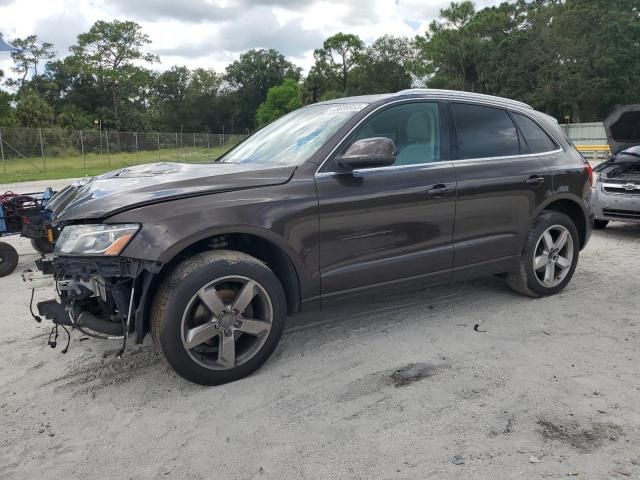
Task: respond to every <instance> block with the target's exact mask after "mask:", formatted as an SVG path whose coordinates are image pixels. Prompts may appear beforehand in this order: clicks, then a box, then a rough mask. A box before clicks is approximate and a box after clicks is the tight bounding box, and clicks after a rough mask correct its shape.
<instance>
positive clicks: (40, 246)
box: [31, 237, 53, 255]
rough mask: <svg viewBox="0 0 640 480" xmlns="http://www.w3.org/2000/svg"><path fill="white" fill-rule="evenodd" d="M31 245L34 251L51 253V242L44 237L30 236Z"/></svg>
mask: <svg viewBox="0 0 640 480" xmlns="http://www.w3.org/2000/svg"><path fill="white" fill-rule="evenodd" d="M31 246H32V247H33V249H34V250H35V251H36V252H38V253H41V254H43V255H45V254H47V253H53V243H51V242H50V241H49V240H47V239H46V238H44V237H43V238H32V239H31Z"/></svg>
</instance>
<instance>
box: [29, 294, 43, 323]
mask: <svg viewBox="0 0 640 480" xmlns="http://www.w3.org/2000/svg"><path fill="white" fill-rule="evenodd" d="M35 293H36V289H35V288H32V289H31V300H29V312H30V313H31V316H32V317H33V319H34V320H35V321H36V322H38V323H40V322H42V318H40V317H39V316H38V315H36V314H35V313H33V295H34V294H35Z"/></svg>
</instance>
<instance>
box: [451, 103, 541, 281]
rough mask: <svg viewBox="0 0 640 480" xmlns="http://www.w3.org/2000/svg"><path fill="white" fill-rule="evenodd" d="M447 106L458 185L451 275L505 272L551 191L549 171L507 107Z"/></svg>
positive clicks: (458, 104) (465, 275)
mask: <svg viewBox="0 0 640 480" xmlns="http://www.w3.org/2000/svg"><path fill="white" fill-rule="evenodd" d="M450 107H451V113H452V120H453V124H454V133H453V135H454V142H453V143H454V148H453V150H454V152H453V155H454V157H455V160H454V162H453V163H454V166H455V171H456V179H457V189H458V192H457V203H456V216H455V226H454V232H453V245H454V261H453V265H454V278H456V279H460V278H465V277H468V276H473V275H475V274H476V273H477V272H476V270H481V271H484V272H486V273H490V272H491V271H495V272H499V271H504V270H505V269H508V267H509V266H510V265H511V264H512V262H513V260H514V258H516V257H517V256H519V255H520V253H521V250H522V246H523V244H524V237H525V235H526V233H527V232H528V230H529V226H530V225H531V221H532V216H533V214H534V212H535V210H536V208H537V206H538V205H540V204H541V203H542V202H543V200H544V198H545V196H546V195H548V194H549V192H551V190H552V178H551V174H550V172H549V170H548V169H547V167H546V166H545V165H544V163H543V162H542V161H541V159H540V158H539V156H538V155H536V154H532V153H530V149H529V147H528V145H527V144H526V141H525V140H524V138H523V136H522V134H521V133H520V132H519V129H518V128H517V126H516V123H515V122H514V119H513V118H512V114H511V113H510V112H508V111H507V110H504V109H501V108H496V107H492V106H487V105H479V104H471V103H451V104H450Z"/></svg>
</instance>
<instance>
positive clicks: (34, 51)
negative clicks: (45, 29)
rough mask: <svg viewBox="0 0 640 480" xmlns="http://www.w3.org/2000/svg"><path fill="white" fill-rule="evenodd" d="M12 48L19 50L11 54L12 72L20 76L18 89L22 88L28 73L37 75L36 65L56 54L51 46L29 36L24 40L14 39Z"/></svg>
mask: <svg viewBox="0 0 640 480" xmlns="http://www.w3.org/2000/svg"><path fill="white" fill-rule="evenodd" d="M11 43H12V44H13V46H14V47H16V48H19V49H20V50H18V51H14V52H11V58H12V59H13V63H14V67H13V68H12V70H13V71H14V72H15V73H17V74H18V75H20V87H24V85H25V82H26V80H27V76H28V75H29V72H31V71H33V75H34V76H37V75H38V65H40V62H42V61H43V60H49V59H51V58H53V57H54V56H55V55H56V53H55V51H54V49H53V44H52V43H48V42H42V41H41V40H40V39H38V37H37V36H36V35H29V36H28V37H26V38H15V39H13V41H12V42H11Z"/></svg>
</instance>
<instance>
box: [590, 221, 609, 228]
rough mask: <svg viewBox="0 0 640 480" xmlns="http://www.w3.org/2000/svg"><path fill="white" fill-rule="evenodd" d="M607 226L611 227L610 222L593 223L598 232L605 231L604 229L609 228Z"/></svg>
mask: <svg viewBox="0 0 640 480" xmlns="http://www.w3.org/2000/svg"><path fill="white" fill-rule="evenodd" d="M607 225H609V220H594V221H593V228H595V229H596V230H603V229H605V228H607Z"/></svg>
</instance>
